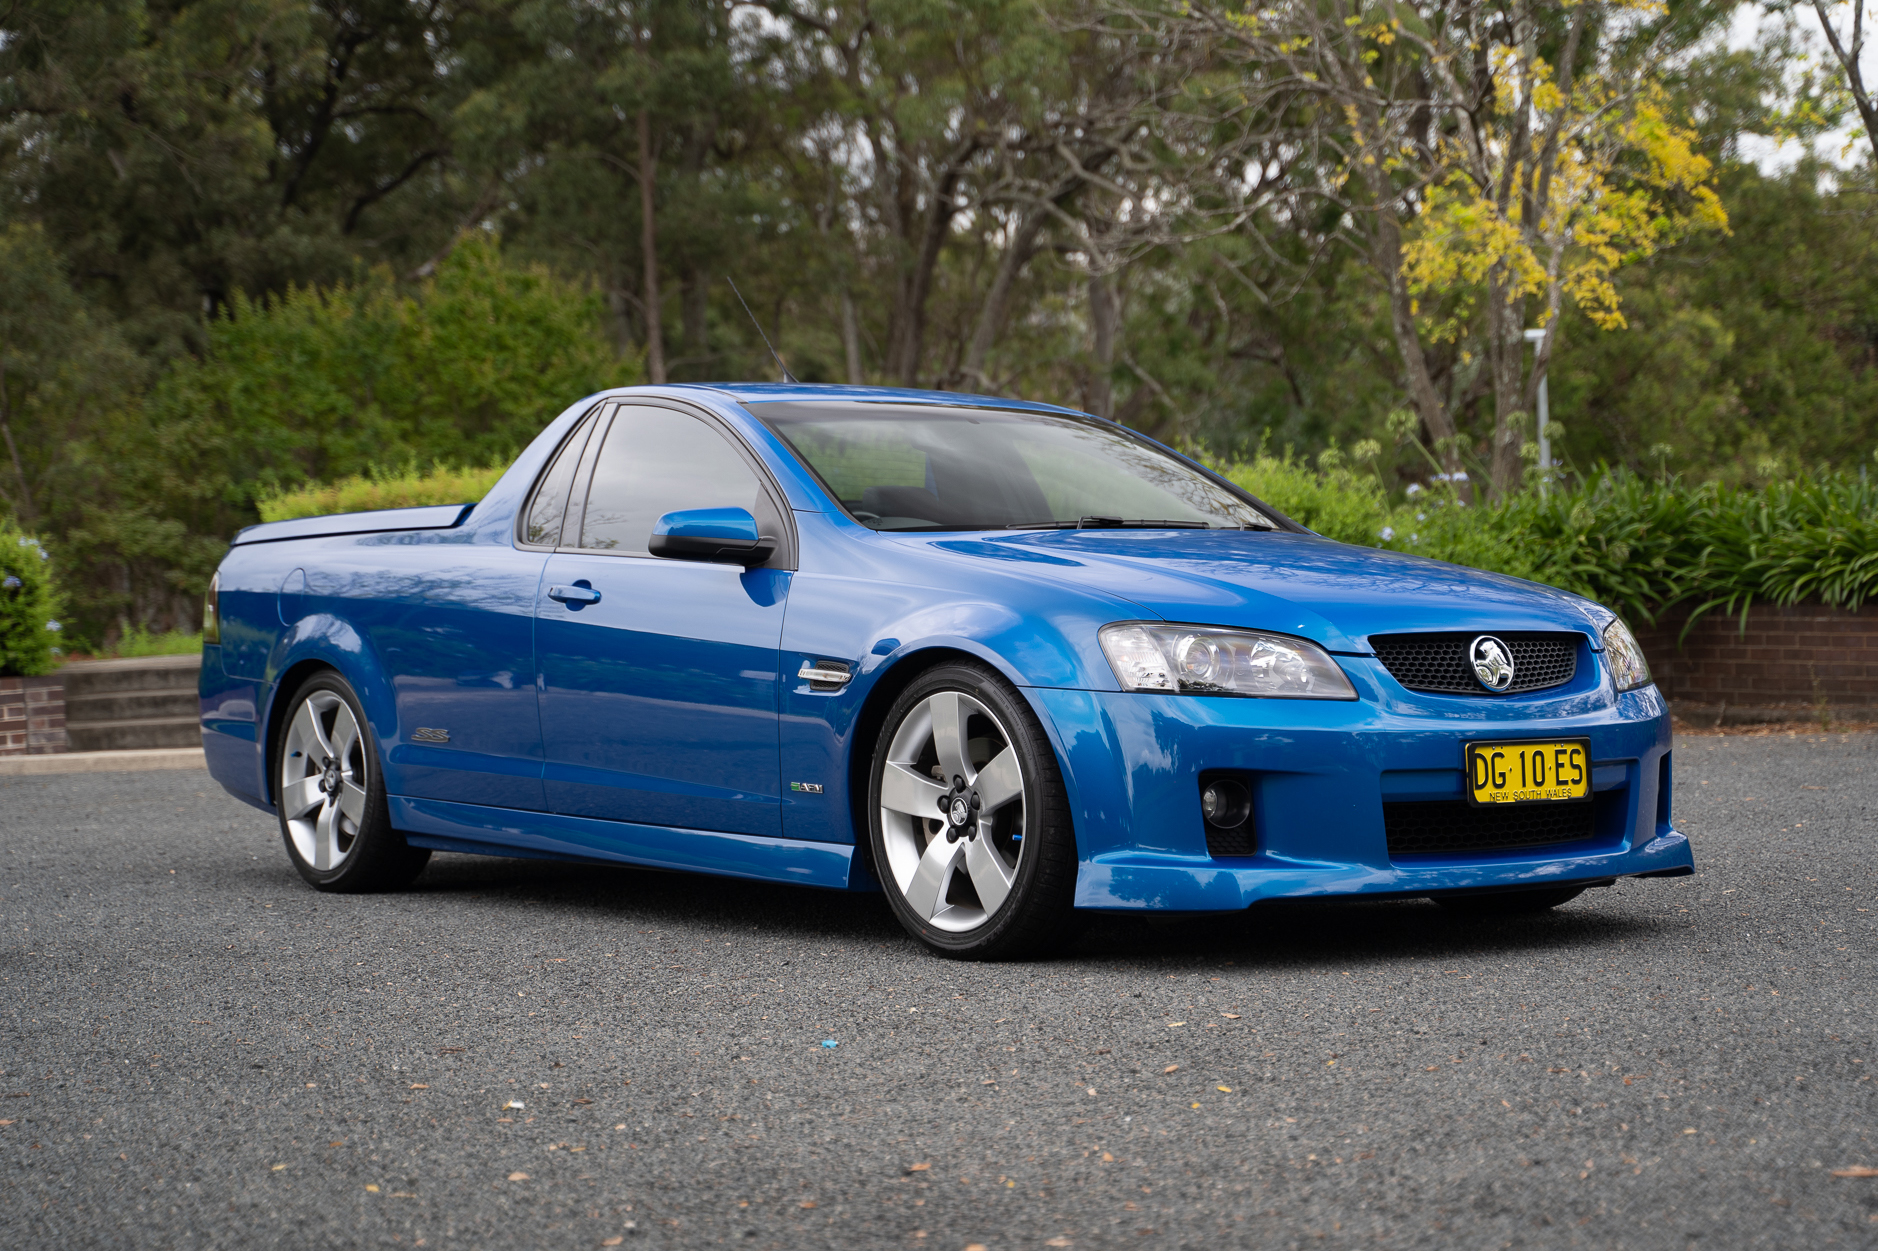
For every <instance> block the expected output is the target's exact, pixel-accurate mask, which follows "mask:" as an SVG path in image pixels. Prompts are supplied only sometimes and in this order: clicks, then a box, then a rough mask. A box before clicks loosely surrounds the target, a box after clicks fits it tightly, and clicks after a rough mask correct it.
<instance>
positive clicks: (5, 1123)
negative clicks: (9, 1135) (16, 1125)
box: [0, 1121, 13, 1125]
mask: <svg viewBox="0 0 1878 1251" xmlns="http://www.w3.org/2000/svg"><path fill="white" fill-rule="evenodd" d="M12 1123H13V1122H12V1121H0V1125H11V1124H12Z"/></svg>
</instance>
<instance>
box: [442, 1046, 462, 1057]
mask: <svg viewBox="0 0 1878 1251" xmlns="http://www.w3.org/2000/svg"><path fill="white" fill-rule="evenodd" d="M462 1050H463V1048H461V1047H439V1048H437V1054H438V1055H440V1056H447V1055H455V1054H457V1053H458V1052H460V1051H462Z"/></svg>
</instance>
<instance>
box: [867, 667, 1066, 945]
mask: <svg viewBox="0 0 1878 1251" xmlns="http://www.w3.org/2000/svg"><path fill="white" fill-rule="evenodd" d="M867 806H868V813H869V818H870V820H869V825H870V827H871V829H870V842H871V845H872V850H873V853H874V866H875V869H876V872H877V875H878V876H879V878H880V880H881V886H882V889H884V890H885V891H886V894H887V898H888V900H889V901H890V902H891V904H892V906H893V910H894V913H895V915H896V916H898V917H899V919H900V923H901V924H902V925H904V926H906V928H907V930H908V932H910V933H911V934H913V936H914V937H916V938H918V939H919V940H920V941H921V942H923V943H925V944H926V945H927V946H928V947H929V948H931V949H932V950H933V951H936V952H938V953H940V954H941V955H948V956H954V957H958V958H961V959H973V960H988V959H996V958H999V957H1005V956H1015V955H1023V954H1027V953H1030V952H1034V951H1038V950H1041V949H1042V948H1044V947H1045V946H1047V945H1050V944H1051V943H1054V942H1059V941H1061V940H1062V939H1063V938H1064V937H1065V936H1066V935H1067V933H1068V931H1069V927H1070V923H1071V921H1072V911H1071V906H1070V905H1071V899H1072V893H1073V891H1074V889H1075V881H1076V838H1075V833H1074V829H1073V826H1072V823H1071V820H1070V815H1069V804H1068V801H1067V799H1066V798H1065V796H1064V792H1063V780H1062V777H1061V775H1060V774H1059V773H1058V771H1057V767H1056V756H1055V753H1054V752H1053V751H1052V750H1051V748H1050V743H1049V740H1048V738H1046V737H1045V735H1044V733H1043V727H1042V726H1041V725H1039V724H1038V722H1037V718H1036V716H1035V715H1034V714H1033V713H1032V712H1031V711H1030V707H1029V705H1027V704H1026V703H1025V702H1024V700H1023V697H1022V696H1021V695H1019V694H1018V692H1017V690H1016V688H1014V687H1012V686H1011V685H1010V683H1008V682H1006V681H1005V680H1004V679H1003V678H1001V677H999V676H998V675H997V674H995V673H993V672H991V671H990V670H988V669H985V668H982V667H980V666H977V665H965V664H956V665H944V666H941V667H939V668H936V669H933V670H931V671H929V672H927V673H925V674H922V675H921V676H920V677H918V678H916V679H915V680H914V682H913V684H912V685H911V686H909V687H908V688H907V689H906V690H905V691H904V692H903V693H902V694H901V695H900V698H899V699H898V700H896V701H895V702H894V706H893V708H892V710H891V711H890V712H889V713H888V715H887V720H886V724H885V726H884V727H883V728H882V730H881V734H880V739H879V741H878V742H877V744H876V746H875V751H874V762H873V767H872V770H871V773H870V783H869V786H868V801H867Z"/></svg>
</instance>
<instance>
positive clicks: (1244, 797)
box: [1200, 778, 1252, 830]
mask: <svg viewBox="0 0 1878 1251" xmlns="http://www.w3.org/2000/svg"><path fill="white" fill-rule="evenodd" d="M1200 814H1201V815H1202V816H1204V817H1205V818H1206V823H1207V824H1208V825H1210V826H1212V827H1213V828H1214V829H1219V830H1236V829H1238V828H1239V827H1240V826H1242V825H1244V824H1245V820H1246V818H1247V817H1249V816H1251V815H1252V792H1251V791H1249V790H1247V789H1246V787H1245V783H1243V782H1235V781H1233V780H1232V779H1230V778H1222V779H1220V780H1219V781H1217V782H1212V783H1209V784H1208V785H1207V787H1206V789H1204V790H1202V791H1201V792H1200Z"/></svg>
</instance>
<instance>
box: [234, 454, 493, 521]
mask: <svg viewBox="0 0 1878 1251" xmlns="http://www.w3.org/2000/svg"><path fill="white" fill-rule="evenodd" d="M507 471H508V465H506V464H495V465H490V466H489V467H488V468H486V469H456V468H452V467H450V466H438V467H437V468H434V469H432V470H430V471H429V472H426V473H420V472H419V471H418V469H417V467H416V466H411V467H409V468H407V469H403V470H373V471H372V472H371V473H363V474H354V475H353V476H352V477H349V478H341V479H340V480H339V481H337V482H331V483H326V484H324V485H321V484H317V483H316V484H314V485H311V486H305V487H301V488H299V489H297V490H291V491H281V492H278V493H276V494H273V495H268V496H264V497H262V499H261V500H260V501H259V506H260V510H261V520H262V521H287V520H290V519H292V518H294V517H325V516H329V515H330V514H333V513H364V512H371V511H372V510H374V509H379V508H416V507H419V506H420V505H424V504H474V503H477V502H478V501H480V500H481V499H482V497H483V496H485V495H487V494H489V488H490V487H492V486H494V485H495V484H496V480H497V479H498V478H500V477H501V476H502V475H503V474H504V473H506V472H507Z"/></svg>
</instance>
